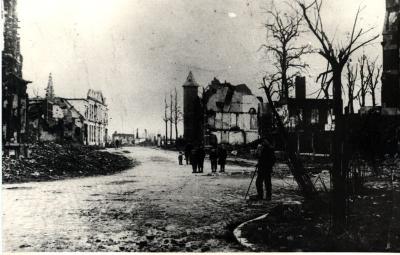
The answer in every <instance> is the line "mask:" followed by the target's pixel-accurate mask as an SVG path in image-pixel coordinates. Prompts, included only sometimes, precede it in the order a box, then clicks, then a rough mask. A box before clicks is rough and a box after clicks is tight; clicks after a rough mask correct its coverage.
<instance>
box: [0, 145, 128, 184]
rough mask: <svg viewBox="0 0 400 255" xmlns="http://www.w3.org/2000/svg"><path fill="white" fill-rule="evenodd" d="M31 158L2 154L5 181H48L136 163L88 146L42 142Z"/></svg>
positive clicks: (110, 170) (97, 172)
mask: <svg viewBox="0 0 400 255" xmlns="http://www.w3.org/2000/svg"><path fill="white" fill-rule="evenodd" d="M30 149H31V151H32V152H31V155H30V157H29V158H20V159H14V158H10V157H6V156H3V158H2V169H3V170H2V177H3V183H20V182H27V181H47V180H57V179H65V178H69V177H78V176H93V175H107V174H112V173H115V172H119V171H122V170H125V169H127V168H129V167H132V166H134V164H135V163H134V161H133V160H132V159H130V158H127V157H126V156H124V155H121V154H119V155H116V154H113V153H110V152H107V151H100V150H97V149H95V148H91V147H87V146H76V145H71V144H63V145H61V144H57V143H53V142H40V143H36V144H33V145H32V146H31V147H30Z"/></svg>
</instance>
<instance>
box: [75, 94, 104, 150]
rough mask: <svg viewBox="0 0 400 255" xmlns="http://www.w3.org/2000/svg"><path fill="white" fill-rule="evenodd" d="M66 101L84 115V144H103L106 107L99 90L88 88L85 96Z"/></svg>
mask: <svg viewBox="0 0 400 255" xmlns="http://www.w3.org/2000/svg"><path fill="white" fill-rule="evenodd" d="M67 101H68V102H69V103H70V104H71V105H72V106H73V107H74V108H75V109H76V110H77V111H78V112H79V113H80V114H81V115H82V116H83V117H84V130H85V136H84V137H85V139H84V141H83V143H84V144H85V145H98V146H105V145H106V143H107V135H108V108H107V104H106V101H105V98H104V97H103V94H102V93H101V91H95V90H91V89H90V90H89V91H88V93H87V97H86V98H85V99H83V98H69V99H67Z"/></svg>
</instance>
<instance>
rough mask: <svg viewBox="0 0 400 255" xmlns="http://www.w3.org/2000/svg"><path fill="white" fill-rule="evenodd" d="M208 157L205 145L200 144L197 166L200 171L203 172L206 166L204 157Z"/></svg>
mask: <svg viewBox="0 0 400 255" xmlns="http://www.w3.org/2000/svg"><path fill="white" fill-rule="evenodd" d="M205 157H206V152H205V151H204V147H203V146H200V147H199V149H198V151H197V159H198V162H197V167H198V169H199V171H198V172H199V173H202V172H203V168H204V158H205Z"/></svg>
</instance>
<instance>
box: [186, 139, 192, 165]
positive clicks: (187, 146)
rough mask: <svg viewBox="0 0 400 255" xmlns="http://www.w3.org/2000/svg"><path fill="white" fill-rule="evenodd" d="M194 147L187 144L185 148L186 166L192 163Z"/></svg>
mask: <svg viewBox="0 0 400 255" xmlns="http://www.w3.org/2000/svg"><path fill="white" fill-rule="evenodd" d="M192 149H193V148H192V145H191V144H190V143H188V144H186V146H185V161H186V165H188V164H189V163H190V153H191V152H192Z"/></svg>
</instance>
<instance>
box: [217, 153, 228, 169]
mask: <svg viewBox="0 0 400 255" xmlns="http://www.w3.org/2000/svg"><path fill="white" fill-rule="evenodd" d="M227 156H228V155H227V152H226V149H225V148H224V146H221V147H220V148H219V150H218V163H219V167H220V168H219V172H220V173H223V172H225V164H226V157H227Z"/></svg>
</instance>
